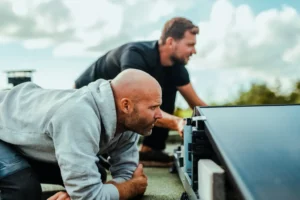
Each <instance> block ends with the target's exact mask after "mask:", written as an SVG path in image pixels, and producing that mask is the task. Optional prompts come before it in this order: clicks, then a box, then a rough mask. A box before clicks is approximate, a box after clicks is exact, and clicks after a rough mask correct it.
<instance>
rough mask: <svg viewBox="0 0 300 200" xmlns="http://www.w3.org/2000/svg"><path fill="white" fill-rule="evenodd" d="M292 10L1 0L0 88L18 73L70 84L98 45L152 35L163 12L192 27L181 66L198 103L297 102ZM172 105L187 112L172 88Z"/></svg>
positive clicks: (264, 5)
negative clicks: (191, 49) (193, 38)
mask: <svg viewBox="0 0 300 200" xmlns="http://www.w3.org/2000/svg"><path fill="white" fill-rule="evenodd" d="M299 12H300V1H295V0H272V1H267V0H265V1H263V0H251V1H250V0H248V1H246V0H184V1H183V0H151V1H150V0H85V1H81V0H18V1H15V0H1V1H0V89H9V88H11V87H12V84H8V79H7V78H9V77H10V78H11V77H12V76H13V77H15V76H19V77H23V76H24V75H25V76H26V77H29V78H30V80H31V81H33V82H35V83H37V84H39V85H40V86H42V87H44V88H51V89H69V88H72V87H73V84H74V81H75V79H76V78H77V77H78V76H79V75H80V74H81V73H82V72H83V71H84V70H85V69H86V68H87V67H88V66H89V65H90V64H91V63H92V62H94V61H95V60H96V59H97V58H98V57H100V56H101V55H103V54H104V53H105V52H106V51H108V50H110V49H112V48H114V47H117V46H119V45H121V44H124V43H126V42H130V41H138V40H156V39H158V38H159V36H160V32H161V29H162V27H163V25H164V23H165V22H166V21H167V20H168V19H170V18H172V17H174V16H183V17H186V18H188V19H190V20H192V21H193V22H194V23H195V24H197V25H199V27H200V34H199V35H198V36H197V45H196V50H197V54H196V55H194V56H193V57H192V59H191V60H190V62H189V64H188V65H187V69H188V71H189V72H190V78H191V82H192V83H193V85H194V87H195V90H196V92H197V93H198V95H199V96H200V97H201V98H202V99H203V100H204V101H205V102H207V103H208V104H209V105H243V104H286V103H287V104H290V103H299V102H300V15H299ZM15 70H25V72H21V73H19V72H18V73H11V72H10V71H15ZM31 70H33V72H31ZM26 77H25V79H26ZM25 79H24V80H25ZM176 107H177V108H176V110H175V113H176V114H177V115H180V116H188V115H190V114H191V110H190V109H189V108H188V105H187V103H186V102H185V101H184V100H183V98H182V97H181V96H180V95H178V98H177V100H176Z"/></svg>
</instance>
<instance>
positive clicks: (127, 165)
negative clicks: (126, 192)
mask: <svg viewBox="0 0 300 200" xmlns="http://www.w3.org/2000/svg"><path fill="white" fill-rule="evenodd" d="M138 140H139V135H138V134H137V133H133V132H130V131H127V132H124V133H123V135H122V136H121V138H120V139H119V141H118V144H117V145H116V148H115V149H114V151H113V152H112V153H109V156H110V159H109V163H110V164H111V167H110V171H111V174H112V177H113V181H115V182H116V183H121V182H124V181H127V180H129V179H131V178H132V174H133V172H134V171H135V169H136V168H137V165H138V160H139V154H138V146H137V142H138Z"/></svg>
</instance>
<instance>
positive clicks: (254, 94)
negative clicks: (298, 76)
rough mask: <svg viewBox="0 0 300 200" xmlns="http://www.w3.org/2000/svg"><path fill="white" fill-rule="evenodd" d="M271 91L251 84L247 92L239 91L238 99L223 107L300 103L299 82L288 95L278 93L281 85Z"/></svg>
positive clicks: (268, 88)
mask: <svg viewBox="0 0 300 200" xmlns="http://www.w3.org/2000/svg"><path fill="white" fill-rule="evenodd" d="M278 84H279V85H278V86H277V88H276V89H271V88H270V87H268V86H267V85H266V84H252V86H251V88H250V89H249V90H248V91H241V92H240V93H239V97H238V98H237V99H235V100H233V101H232V102H228V103H226V104H225V105H263V104H297V103H300V81H298V82H296V83H295V85H294V89H293V91H292V92H291V93H289V94H285V95H284V94H282V92H280V88H281V85H280V83H278Z"/></svg>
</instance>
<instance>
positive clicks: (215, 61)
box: [189, 0, 300, 78]
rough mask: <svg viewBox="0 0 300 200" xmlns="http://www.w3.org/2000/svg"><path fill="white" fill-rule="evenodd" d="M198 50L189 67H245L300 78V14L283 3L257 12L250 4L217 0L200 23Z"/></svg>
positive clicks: (274, 75)
mask: <svg viewBox="0 0 300 200" xmlns="http://www.w3.org/2000/svg"><path fill="white" fill-rule="evenodd" d="M199 26H200V34H199V35H198V37H197V40H198V43H197V50H198V54H197V55H195V56H194V58H192V59H191V63H190V64H189V67H190V68H191V69H193V70H197V68H198V66H203V68H228V69H229V68H240V69H241V68H244V69H247V70H252V71H253V72H261V73H265V74H267V75H268V76H272V77H273V78H275V77H284V78H287V77H289V78H297V77H298V75H297V74H299V73H300V68H299V61H300V54H299V52H300V34H299V33H300V16H299V13H297V11H296V10H295V9H294V8H292V7H289V6H286V5H283V6H282V7H281V8H280V9H270V10H265V11H262V12H260V13H258V14H257V15H255V14H254V12H253V11H252V9H251V7H249V6H248V5H240V6H237V7H234V6H233V5H232V4H231V2H230V1H227V0H218V1H216V2H215V3H214V5H213V7H212V11H211V15H210V18H209V20H207V21H202V22H200V23H199Z"/></svg>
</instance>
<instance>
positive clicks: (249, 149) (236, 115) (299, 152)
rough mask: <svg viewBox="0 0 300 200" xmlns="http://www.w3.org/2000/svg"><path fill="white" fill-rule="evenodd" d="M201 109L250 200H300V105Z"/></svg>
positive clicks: (215, 141) (214, 139) (239, 186)
mask: <svg viewBox="0 0 300 200" xmlns="http://www.w3.org/2000/svg"><path fill="white" fill-rule="evenodd" d="M197 109H198V111H199V112H200V114H201V115H204V116H206V118H207V120H206V122H205V124H206V126H207V127H208V129H209V132H210V137H211V138H212V140H213V141H214V143H215V147H216V149H217V152H218V154H219V155H221V157H222V158H223V160H224V161H225V165H226V166H227V168H228V169H229V170H230V173H231V175H232V177H233V179H234V181H235V183H236V184H237V185H238V188H239V190H240V191H241V193H242V194H243V196H244V197H245V199H255V200H261V199H264V200H271V199H272V200H277V199H278V200H294V199H297V200H299V199H300V105H284V106H248V107H247V106H245V107H202V108H197Z"/></svg>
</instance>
